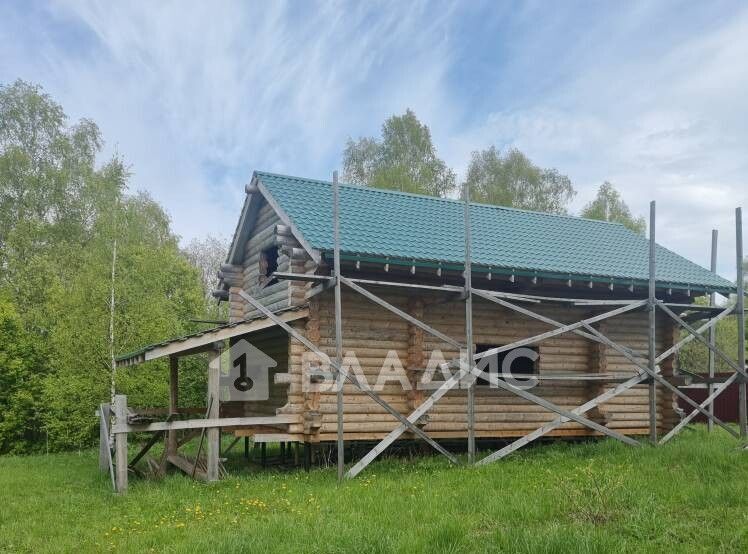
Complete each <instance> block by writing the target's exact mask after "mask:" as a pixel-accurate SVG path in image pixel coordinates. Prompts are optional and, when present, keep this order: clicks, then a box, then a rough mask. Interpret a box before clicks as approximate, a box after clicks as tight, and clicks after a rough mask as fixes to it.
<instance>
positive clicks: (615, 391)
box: [476, 373, 648, 465]
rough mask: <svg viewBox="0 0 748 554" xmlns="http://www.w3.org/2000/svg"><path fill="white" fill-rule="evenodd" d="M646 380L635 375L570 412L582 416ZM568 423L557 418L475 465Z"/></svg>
mask: <svg viewBox="0 0 748 554" xmlns="http://www.w3.org/2000/svg"><path fill="white" fill-rule="evenodd" d="M647 378H648V375H646V374H644V373H639V374H638V375H635V376H634V377H632V378H631V379H629V380H628V381H624V382H623V383H621V384H620V385H618V386H616V387H615V388H612V389H610V390H607V391H606V392H604V393H602V394H601V395H599V396H597V397H595V398H593V399H592V400H590V401H588V402H585V403H584V404H582V405H581V406H579V407H578V408H574V409H573V410H572V412H573V413H575V414H584V413H586V412H588V411H589V410H591V409H593V408H595V407H597V406H599V405H600V404H603V403H604V402H607V401H608V400H610V399H611V398H614V397H616V396H618V395H619V394H621V393H623V392H625V391H627V390H628V389H630V388H631V387H634V386H636V385H638V384H640V383H641V382H642V381H644V380H645V379H647ZM569 421H570V420H569V418H566V417H563V416H561V417H557V418H556V419H554V420H553V421H551V422H549V423H546V424H545V425H543V426H541V427H539V428H538V429H536V430H535V431H532V432H531V433H528V434H527V435H525V436H524V437H521V438H519V439H517V440H516V441H514V442H512V443H511V444H508V445H507V446H505V447H504V448H502V449H500V450H497V451H496V452H494V453H493V454H489V455H488V456H486V457H485V458H483V459H482V460H480V461H479V462H478V463H477V464H476V465H484V464H488V463H491V462H494V461H496V460H500V459H501V458H503V457H505V456H508V455H509V454H511V453H512V452H514V451H515V450H518V449H520V448H522V447H523V446H525V445H527V444H530V443H531V442H532V441H534V440H536V439H539V438H540V437H542V436H543V435H545V434H547V433H550V432H551V431H553V430H554V429H556V428H557V427H560V426H561V425H563V424H564V423H568V422H569Z"/></svg>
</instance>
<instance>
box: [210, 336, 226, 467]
mask: <svg viewBox="0 0 748 554" xmlns="http://www.w3.org/2000/svg"><path fill="white" fill-rule="evenodd" d="M222 347H223V345H222V344H216V345H215V347H214V349H213V350H211V351H210V352H209V353H208V396H207V398H208V419H218V418H219V417H220V412H221V399H220V393H221V389H220V378H221V349H222ZM206 438H207V449H206V457H207V471H206V473H207V479H208V481H217V480H218V477H219V475H218V472H219V469H218V463H219V458H220V456H221V429H220V427H211V428H209V429H208V430H207V437H206Z"/></svg>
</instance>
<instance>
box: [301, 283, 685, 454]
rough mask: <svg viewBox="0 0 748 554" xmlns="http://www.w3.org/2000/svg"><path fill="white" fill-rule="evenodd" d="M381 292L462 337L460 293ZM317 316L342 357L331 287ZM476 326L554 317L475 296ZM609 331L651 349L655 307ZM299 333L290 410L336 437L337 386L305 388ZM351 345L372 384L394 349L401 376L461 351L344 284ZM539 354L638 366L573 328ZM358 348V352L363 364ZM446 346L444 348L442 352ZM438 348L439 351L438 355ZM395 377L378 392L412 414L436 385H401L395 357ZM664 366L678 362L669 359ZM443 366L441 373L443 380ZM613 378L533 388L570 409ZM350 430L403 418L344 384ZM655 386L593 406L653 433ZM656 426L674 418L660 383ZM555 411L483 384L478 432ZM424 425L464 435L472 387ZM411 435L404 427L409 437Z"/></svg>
mask: <svg viewBox="0 0 748 554" xmlns="http://www.w3.org/2000/svg"><path fill="white" fill-rule="evenodd" d="M372 290H373V291H374V292H375V293H377V294H379V295H380V296H381V297H383V298H385V299H386V300H388V301H389V302H391V303H393V304H395V305H396V306H398V307H400V308H402V309H405V310H407V311H409V312H410V313H412V314H413V315H414V316H416V317H422V318H423V321H425V322H426V323H428V324H429V325H431V326H433V327H435V328H436V329H438V330H440V331H442V332H444V333H446V334H447V335H449V336H451V337H454V338H455V339H457V340H459V341H464V307H463V304H462V302H460V301H452V302H444V298H443V297H439V296H437V295H429V294H413V293H411V292H410V291H407V292H406V291H402V292H392V290H391V289H389V290H386V291H385V290H381V289H379V290H375V289H372ZM311 308H312V309H311V313H310V318H309V320H308V321H307V323H306V327H305V329H304V332H305V334H306V335H307V336H308V337H309V338H310V339H311V340H313V341H314V342H316V343H317V344H318V345H319V346H320V348H321V349H322V350H323V351H324V352H325V353H327V355H328V356H331V357H332V356H334V350H335V337H334V311H333V299H332V294H329V293H326V294H322V295H319V296H318V297H316V298H315V299H313V300H312V303H311ZM532 309H537V311H539V312H540V313H542V314H544V315H547V316H548V317H552V318H553V319H556V320H558V321H561V322H564V323H571V322H575V321H578V320H579V319H582V318H583V317H589V316H591V315H594V314H595V313H600V312H602V311H606V309H607V308H573V307H572V308H569V307H566V306H562V305H541V306H537V305H535V306H533V308H532ZM657 323H658V332H657V349H658V352H659V351H662V350H663V349H665V348H667V347H668V346H669V345H671V344H672V342H673V336H674V335H673V333H674V332H673V326H672V325H671V324H670V322H669V321H667V319H666V318H665V317H658V320H657ZM473 328H474V334H475V342H476V344H485V345H496V346H499V345H504V344H509V343H511V342H514V341H517V340H519V339H522V338H526V337H528V336H531V335H535V334H539V333H542V332H545V331H548V330H549V326H547V325H545V324H543V323H540V322H536V321H533V320H531V319H529V318H526V317H525V316H522V315H520V314H517V313H515V312H512V311H510V310H507V309H505V308H502V307H500V306H497V305H495V304H493V303H488V302H485V301H481V300H478V299H475V301H474V324H473ZM600 329H601V331H603V332H605V333H607V334H608V335H609V336H610V338H611V339H612V340H614V341H617V342H619V343H620V344H622V345H624V346H627V347H629V348H631V349H633V350H635V351H636V352H638V353H639V354H641V355H643V356H645V357H646V354H647V314H646V312H645V311H639V312H636V313H630V314H625V315H623V316H618V317H616V318H613V319H610V320H607V321H606V322H604V323H601V324H600ZM293 342H294V341H292V345H291V353H290V359H289V371H290V372H291V373H292V374H294V375H296V379H297V382H294V384H293V385H291V388H290V393H289V407H288V409H298V410H301V411H302V413H304V414H305V418H306V419H307V421H308V424H307V425H306V427H305V429H304V432H305V433H306V436H307V437H308V439H309V440H311V441H326V440H334V438H335V433H336V430H337V423H336V398H335V392H334V390H332V388H331V387H328V389H327V390H323V391H321V392H304V390H303V387H302V383H303V382H304V380H305V379H306V378H307V377H306V372H307V371H308V369H309V364H304V363H302V356H303V352H304V349H303V348H302V347H301V346H300V345H294V344H293ZM343 346H344V352H345V353H346V357H347V358H348V362H349V363H348V365H347V367H348V369H349V371H357V372H358V373H359V375H364V376H365V377H366V378H367V381H368V383H369V384H370V385H372V386H373V385H374V384H375V382H376V380H377V377H378V376H379V375H380V369H381V368H382V366H383V364H384V363H385V360H387V359H388V355H389V356H390V358H391V357H392V356H393V354H396V355H397V358H399V360H401V361H402V364H403V366H402V368H401V373H399V375H400V378H401V379H404V380H405V381H407V382H410V383H416V382H417V381H419V380H420V379H421V377H422V376H423V374H424V371H423V370H424V369H425V368H426V367H427V366H428V364H429V360H430V359H432V360H440V359H442V357H443V359H446V360H451V359H453V358H455V357H456V356H458V352H456V351H455V349H454V348H453V347H451V346H450V345H449V344H446V343H443V342H442V341H440V340H439V339H437V338H435V337H432V336H431V335H429V334H428V333H424V332H423V331H421V330H420V329H418V328H417V327H414V326H413V325H410V324H408V323H407V322H405V321H404V320H402V319H401V318H398V317H397V316H395V315H394V314H391V313H390V312H388V311H386V310H385V309H383V308H381V307H379V306H376V305H374V304H372V303H371V302H369V301H368V300H366V299H365V298H363V297H361V296H359V295H358V294H356V293H355V292H353V291H350V290H347V289H345V288H344V289H343ZM537 347H538V351H539V354H540V357H539V359H538V362H537V367H538V372H539V373H540V374H541V375H549V374H553V373H573V372H577V373H593V372H601V373H618V374H622V375H633V374H634V373H636V371H637V370H636V368H635V366H633V365H632V364H631V363H629V362H628V360H626V359H625V358H624V357H623V356H621V355H620V354H618V353H617V352H615V351H612V350H611V349H610V348H607V347H605V346H602V345H599V344H597V343H593V342H591V341H588V340H586V339H584V338H582V337H579V336H577V335H574V334H566V335H562V336H558V337H554V338H551V339H548V340H546V341H543V342H541V343H539V345H537ZM351 352H355V360H356V361H357V362H358V364H359V365H358V367H355V363H354V364H351V362H352V361H353V358H352V357H351V354H350V353H351ZM439 353H441V357H440V356H439ZM432 356H433V358H432ZM389 367H390V368H391V371H392V379H391V380H390V381H388V382H387V383H386V384H385V386H384V388H383V389H382V390H381V391H380V392H379V394H380V396H381V397H382V398H383V399H385V400H386V401H387V402H389V403H390V404H391V405H392V406H393V407H395V408H397V409H398V410H400V411H401V412H402V413H406V414H407V413H409V412H410V411H412V410H413V408H415V407H416V406H417V405H418V404H419V403H420V402H422V401H423V399H424V398H425V397H428V395H430V394H431V391H429V390H411V391H406V390H404V389H403V387H402V385H401V383H400V382H399V381H398V380H397V376H398V368H397V366H396V365H393V364H389ZM663 371H665V372H666V373H667V372H669V371H672V367H670V366H665V367H663ZM443 378H444V377H443V376H442V374H441V373H440V372H439V371H438V370H437V371H436V374H435V376H434V379H435V380H443ZM610 386H615V385H607V384H603V383H601V382H595V381H592V382H590V381H585V382H580V381H576V382H569V381H541V382H540V384H539V385H537V386H536V387H534V388H532V389H531V392H532V393H533V394H537V395H539V396H542V397H544V398H547V399H548V400H551V401H552V402H554V403H556V404H558V405H560V406H563V407H565V408H567V409H573V408H575V407H577V406H578V405H580V404H582V403H584V402H585V401H587V400H589V399H591V398H593V397H594V396H597V395H598V394H600V393H601V392H603V391H604V390H606V388H608V387H610ZM344 391H345V419H344V426H345V431H346V439H348V440H355V439H378V438H381V437H383V436H385V435H386V434H387V433H388V432H390V431H391V430H392V429H393V428H394V427H395V426H396V425H397V422H396V421H395V419H394V418H393V417H392V416H391V415H390V414H388V413H387V412H386V411H385V410H384V409H382V408H381V407H379V406H378V405H377V404H375V403H374V402H373V401H372V400H370V399H369V398H368V397H366V395H364V394H363V393H361V392H360V391H359V390H358V389H357V388H356V387H355V386H353V385H349V384H346V385H345V388H344ZM647 394H648V392H647V386H646V385H641V386H637V387H634V388H633V389H630V390H629V391H628V392H627V393H624V394H622V395H620V396H618V397H616V398H614V399H613V400H611V401H609V402H607V403H606V404H603V405H602V406H601V407H600V409H598V410H594V411H591V412H589V414H588V415H589V417H591V418H592V419H594V420H596V421H598V422H600V423H602V424H606V425H608V426H610V427H611V428H615V429H617V430H619V431H621V432H624V433H627V434H642V435H644V434H647V433H648V425H649V415H648V409H647V408H648V407H647V398H648V397H647ZM658 407H659V412H658V425H659V426H660V428H661V429H660V431H661V432H662V431H663V430H664V429H666V428H669V427H670V426H672V425H673V424H674V422H675V420H676V417H677V416H676V414H675V411H674V409H673V395H672V394H670V393H668V392H667V391H665V390H664V389H662V388H659V389H658ZM555 417H556V415H555V414H554V413H551V412H548V411H547V410H545V409H543V408H540V407H539V406H537V405H535V404H533V403H531V402H529V401H526V400H523V399H521V398H519V397H517V396H516V395H514V394H512V393H509V392H505V391H501V390H497V389H495V388H492V387H489V386H478V387H477V388H476V418H475V419H476V424H475V428H476V436H478V437H495V438H500V437H512V436H521V435H524V434H526V433H527V432H529V431H531V430H533V429H535V428H537V427H539V426H540V425H541V424H543V423H545V422H548V421H551V420H552V419H555ZM422 423H423V425H424V430H425V431H427V432H428V433H429V434H430V435H432V436H434V437H441V438H461V437H465V436H466V425H467V417H466V392H465V391H464V390H453V391H451V392H449V393H448V394H447V395H446V396H445V397H444V398H442V399H441V400H440V401H439V402H438V403H437V404H436V406H435V407H434V408H433V409H432V410H431V411H430V412H429V415H428V416H427V417H426V418H425V419H424V420H423V421H422ZM591 434H596V433H595V432H594V431H590V430H589V429H587V428H585V427H583V426H581V425H580V424H577V423H573V422H572V423H568V424H565V425H564V426H562V427H560V428H559V429H557V430H556V431H554V432H553V433H552V435H556V436H569V435H572V436H573V435H579V436H582V435H591ZM407 436H408V434H406V435H404V437H407Z"/></svg>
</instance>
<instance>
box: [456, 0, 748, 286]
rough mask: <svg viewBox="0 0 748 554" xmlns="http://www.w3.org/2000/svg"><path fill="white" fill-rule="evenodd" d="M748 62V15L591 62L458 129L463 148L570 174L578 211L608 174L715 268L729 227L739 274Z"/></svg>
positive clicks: (747, 181)
mask: <svg viewBox="0 0 748 554" xmlns="http://www.w3.org/2000/svg"><path fill="white" fill-rule="evenodd" d="M644 15H645V16H646V17H649V16H650V15H651V14H649V13H646V14H644ZM640 16H642V14H641V13H639V14H638V15H636V16H635V15H631V18H632V19H631V20H632V21H635V20H636V18H637V17H640ZM640 23H642V24H643V22H641V21H640ZM589 33H592V34H595V35H596V34H597V33H598V29H592V30H590V31H589ZM583 34H584V33H583ZM580 40H583V42H587V43H590V42H594V41H591V40H586V37H584V38H582V39H580ZM630 41H631V37H630V36H628V35H626V34H623V35H621V36H618V37H609V38H608V39H607V40H606V41H605V48H606V51H607V57H608V58H612V59H616V58H623V57H624V55H625V53H626V51H627V50H628V48H629V44H630ZM746 59H748V10H743V12H742V13H741V14H740V15H739V16H737V17H735V18H733V19H732V20H730V21H728V22H727V23H726V24H724V25H721V26H719V27H717V28H714V29H711V30H710V31H709V32H705V33H702V34H697V35H694V36H693V37H692V38H691V39H690V40H688V41H687V42H682V43H677V44H673V45H671V46H670V47H669V49H668V50H667V52H666V54H665V55H663V56H659V57H654V56H653V57H649V56H643V57H639V58H633V59H628V60H626V61H625V62H622V63H617V64H612V65H605V64H601V63H600V59H597V58H592V59H590V60H589V61H588V62H586V63H580V64H578V65H577V66H576V67H574V71H573V73H571V74H569V76H568V77H569V78H568V79H567V80H566V81H564V82H560V83H559V84H558V85H557V86H555V87H553V88H552V89H551V90H550V91H548V93H547V94H546V95H545V96H544V97H543V98H540V99H538V101H537V102H535V103H534V104H533V105H531V106H529V107H527V108H522V109H515V110H504V111H496V112H494V113H492V114H490V115H489V116H488V117H487V118H486V119H485V122H484V124H483V125H481V126H479V127H477V128H473V129H466V130H464V131H463V132H462V133H461V134H457V135H456V137H455V139H454V141H453V143H452V145H451V148H452V151H453V152H455V153H456V155H455V157H456V158H457V159H459V160H464V159H465V157H466V154H467V152H469V150H471V149H475V148H476V145H487V144H496V145H498V146H502V147H506V146H516V147H518V148H520V149H521V150H523V151H524V152H526V153H527V154H528V155H529V156H530V158H531V159H533V160H536V161H538V162H539V163H541V164H544V165H549V166H554V167H557V168H559V169H560V170H561V171H563V172H565V173H567V174H568V175H570V177H571V178H572V180H573V181H574V182H575V184H576V185H577V188H578V190H579V195H578V197H577V199H576V200H575V203H574V208H575V209H579V208H581V207H582V206H583V205H584V204H585V203H586V202H588V201H589V200H591V199H592V197H593V195H594V193H595V191H596V188H597V186H599V184H600V183H602V182H603V181H604V180H610V181H612V182H613V183H614V184H615V185H617V186H618V187H619V188H620V189H621V190H622V192H623V194H624V198H625V199H626V200H627V202H628V203H629V204H630V206H631V207H632V209H633V211H634V212H635V213H639V214H642V215H647V214H648V212H649V210H648V203H649V201H650V200H657V202H658V219H657V226H658V234H657V236H658V241H659V242H661V243H663V244H664V245H666V246H668V247H670V248H671V249H673V250H675V251H677V252H679V253H681V254H684V255H686V256H687V257H689V258H691V259H693V260H694V261H697V262H698V263H701V264H702V265H707V266H708V259H709V244H710V232H711V229H712V228H717V229H719V230H720V236H721V241H720V260H719V261H720V263H719V269H720V272H721V273H722V274H724V275H725V276H729V277H734V274H735V261H734V260H735V254H734V244H735V242H734V238H735V230H734V211H733V210H734V208H735V207H736V206H739V205H743V206H746V207H748V159H746V157H745V145H746V144H748V106H747V105H746V104H745V101H744V98H745V91H746V90H748V71H746V67H747V66H746V64H745V60H746ZM567 69H569V68H567ZM462 164H463V166H464V164H465V162H464V161H463V162H462ZM746 217H747V218H748V215H746Z"/></svg>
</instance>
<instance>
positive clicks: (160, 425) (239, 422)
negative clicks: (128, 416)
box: [113, 415, 299, 433]
mask: <svg viewBox="0 0 748 554" xmlns="http://www.w3.org/2000/svg"><path fill="white" fill-rule="evenodd" d="M298 422H299V417H298V416H296V415H275V416H250V417H222V418H212V419H184V420H181V421H159V422H156V423H147V424H143V425H132V424H127V423H126V424H115V425H114V427H113V431H114V432H115V433H140V432H151V431H169V430H181V429H202V428H206V429H210V428H214V427H215V428H218V427H244V426H248V425H284V424H289V423H298Z"/></svg>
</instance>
